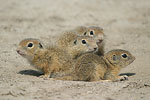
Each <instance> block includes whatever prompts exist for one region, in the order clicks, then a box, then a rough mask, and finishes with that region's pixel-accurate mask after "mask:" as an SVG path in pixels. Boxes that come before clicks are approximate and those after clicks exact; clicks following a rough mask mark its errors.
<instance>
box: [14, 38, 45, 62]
mask: <svg viewBox="0 0 150 100" xmlns="http://www.w3.org/2000/svg"><path fill="white" fill-rule="evenodd" d="M42 49H43V44H42V43H41V41H40V40H39V39H34V38H27V39H24V40H22V41H21V42H20V43H19V45H18V48H17V50H16V51H17V53H18V54H20V55H21V56H23V57H25V58H27V59H32V58H33V57H34V55H35V54H36V52H37V51H38V50H42Z"/></svg>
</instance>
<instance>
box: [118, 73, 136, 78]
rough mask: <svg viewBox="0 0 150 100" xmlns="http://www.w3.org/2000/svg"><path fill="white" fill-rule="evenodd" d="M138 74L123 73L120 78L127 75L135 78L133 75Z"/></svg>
mask: <svg viewBox="0 0 150 100" xmlns="http://www.w3.org/2000/svg"><path fill="white" fill-rule="evenodd" d="M135 74H136V73H121V74H119V75H120V76H122V75H127V76H129V77H130V76H133V75H135Z"/></svg>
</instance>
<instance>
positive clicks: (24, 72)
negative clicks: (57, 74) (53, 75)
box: [18, 70, 43, 77]
mask: <svg viewBox="0 0 150 100" xmlns="http://www.w3.org/2000/svg"><path fill="white" fill-rule="evenodd" d="M18 74H23V75H32V76H37V77H39V76H40V75H43V73H41V72H39V71H35V70H22V71H20V72H18Z"/></svg>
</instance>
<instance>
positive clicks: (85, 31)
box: [57, 26, 104, 55]
mask: <svg viewBox="0 0 150 100" xmlns="http://www.w3.org/2000/svg"><path fill="white" fill-rule="evenodd" d="M79 36H88V37H91V38H93V39H94V41H91V42H90V43H89V44H95V43H96V44H97V46H98V50H97V52H96V54H98V55H103V54H104V33H103V29H102V28H100V27H96V26H90V27H84V26H80V27H76V28H75V29H73V30H70V31H67V32H64V33H63V34H62V35H61V36H60V37H59V38H58V40H57V45H58V46H59V47H62V48H66V50H68V51H69V52H71V50H70V49H69V48H72V47H71V46H69V45H70V43H71V41H72V40H74V39H76V38H77V37H79Z"/></svg>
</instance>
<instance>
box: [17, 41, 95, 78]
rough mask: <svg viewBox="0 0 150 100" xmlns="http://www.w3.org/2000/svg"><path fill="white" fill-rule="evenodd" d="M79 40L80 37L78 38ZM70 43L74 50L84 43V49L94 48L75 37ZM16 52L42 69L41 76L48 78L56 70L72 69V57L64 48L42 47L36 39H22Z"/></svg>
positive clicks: (90, 49)
mask: <svg viewBox="0 0 150 100" xmlns="http://www.w3.org/2000/svg"><path fill="white" fill-rule="evenodd" d="M79 40H81V39H80V38H79ZM79 42H81V43H79ZM72 45H73V46H72V49H77V50H76V51H79V50H80V49H81V47H80V45H84V46H83V47H82V48H83V49H84V51H86V50H87V51H88V50H89V51H92V50H94V48H93V49H92V48H89V45H88V43H86V40H83V39H82V41H78V38H77V39H76V40H75V41H74V42H73V44H72ZM78 47H79V48H80V49H78ZM17 52H18V53H19V54H20V55H21V56H23V57H25V58H26V59H27V60H28V61H29V62H30V64H31V65H33V66H35V67H36V68H38V69H40V70H41V71H43V72H44V75H43V76H41V77H43V78H49V77H51V75H52V74H53V73H56V72H68V71H70V70H71V69H72V65H73V64H72V63H73V62H72V58H71V57H70V55H69V54H68V53H67V52H66V51H65V50H63V49H62V48H58V47H56V46H50V47H48V48H44V47H43V44H42V43H41V42H40V40H38V39H33V38H28V39H24V40H22V41H21V42H20V43H19V46H18V49H17Z"/></svg>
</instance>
